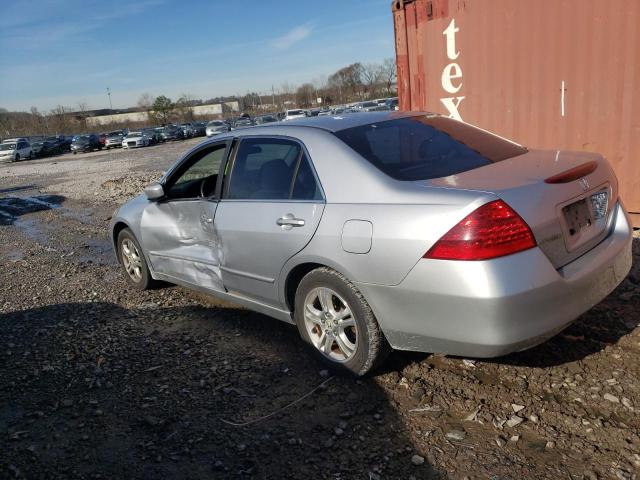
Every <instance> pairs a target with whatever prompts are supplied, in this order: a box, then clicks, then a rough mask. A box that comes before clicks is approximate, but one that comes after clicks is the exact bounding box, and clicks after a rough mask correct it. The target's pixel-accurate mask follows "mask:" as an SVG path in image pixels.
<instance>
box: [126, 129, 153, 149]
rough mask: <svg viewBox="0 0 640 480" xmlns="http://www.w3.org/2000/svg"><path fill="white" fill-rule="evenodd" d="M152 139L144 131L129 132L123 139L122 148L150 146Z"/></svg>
mask: <svg viewBox="0 0 640 480" xmlns="http://www.w3.org/2000/svg"><path fill="white" fill-rule="evenodd" d="M149 143H151V139H150V138H149V137H148V136H147V135H146V134H145V133H143V132H129V134H128V135H127V136H126V137H124V139H123V140H122V148H138V147H148V146H149Z"/></svg>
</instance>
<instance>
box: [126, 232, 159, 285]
mask: <svg viewBox="0 0 640 480" xmlns="http://www.w3.org/2000/svg"><path fill="white" fill-rule="evenodd" d="M117 245H118V261H119V262H120V265H121V266H122V270H123V271H124V276H125V279H126V280H127V283H128V284H129V285H131V286H132V287H134V288H135V289H137V290H147V289H149V288H151V287H153V286H154V285H155V282H154V280H153V278H151V272H149V267H148V266H147V260H146V259H145V257H144V254H143V252H142V248H141V247H140V244H139V243H138V240H137V239H136V237H135V236H134V235H133V233H132V232H131V230H129V229H128V228H125V229H123V230H122V231H121V232H120V233H119V234H118V244H117ZM127 252H129V254H127ZM136 259H137V260H136ZM129 267H131V268H129Z"/></svg>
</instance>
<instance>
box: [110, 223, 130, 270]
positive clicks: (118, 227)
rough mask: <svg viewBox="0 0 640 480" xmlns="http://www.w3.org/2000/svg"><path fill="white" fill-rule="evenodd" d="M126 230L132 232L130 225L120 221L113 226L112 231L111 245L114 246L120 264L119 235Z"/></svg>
mask: <svg viewBox="0 0 640 480" xmlns="http://www.w3.org/2000/svg"><path fill="white" fill-rule="evenodd" d="M125 228H128V229H129V230H131V227H129V225H128V224H126V223H125V222H123V221H122V220H118V221H116V222H115V223H114V224H113V229H112V230H111V243H112V244H113V251H114V252H115V255H116V258H117V259H118V263H119V262H120V256H119V255H118V235H120V232H121V231H122V230H124V229H125Z"/></svg>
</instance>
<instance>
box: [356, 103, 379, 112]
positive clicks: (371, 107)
mask: <svg viewBox="0 0 640 480" xmlns="http://www.w3.org/2000/svg"><path fill="white" fill-rule="evenodd" d="M355 108H357V109H358V110H361V111H363V112H373V111H375V110H376V109H377V108H378V102H360V103H358V104H357V105H356V106H355Z"/></svg>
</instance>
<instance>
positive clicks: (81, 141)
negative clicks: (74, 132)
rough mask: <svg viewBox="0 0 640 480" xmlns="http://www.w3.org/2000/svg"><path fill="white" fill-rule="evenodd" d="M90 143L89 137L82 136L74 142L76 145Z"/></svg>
mask: <svg viewBox="0 0 640 480" xmlns="http://www.w3.org/2000/svg"><path fill="white" fill-rule="evenodd" d="M88 141H89V135H81V136H79V137H76V139H75V140H74V142H76V143H86V142H88Z"/></svg>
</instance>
